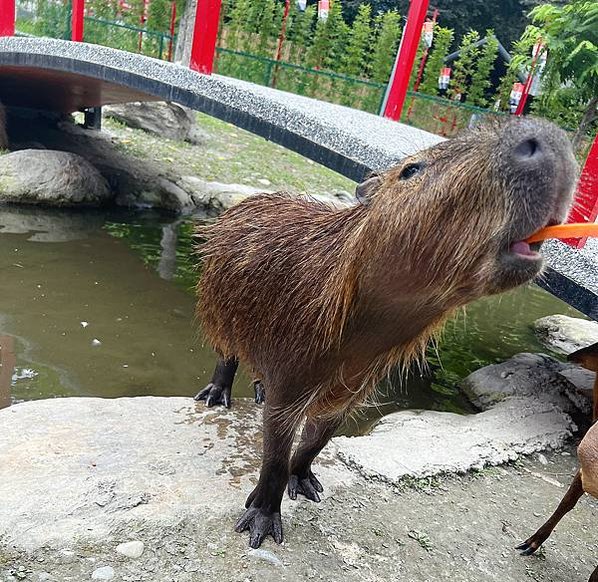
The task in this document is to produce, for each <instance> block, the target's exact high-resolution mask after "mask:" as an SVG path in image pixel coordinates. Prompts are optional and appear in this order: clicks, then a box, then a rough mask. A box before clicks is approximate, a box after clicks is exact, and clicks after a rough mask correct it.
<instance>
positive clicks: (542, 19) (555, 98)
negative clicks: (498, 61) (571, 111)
mask: <svg viewBox="0 0 598 582" xmlns="http://www.w3.org/2000/svg"><path fill="white" fill-rule="evenodd" d="M530 16H531V18H532V21H533V22H534V24H536V25H537V26H538V29H535V28H531V27H530V28H529V29H528V31H527V33H526V34H527V36H530V35H537V34H539V35H540V36H541V38H542V40H543V41H544V42H545V43H546V46H547V47H548V60H547V63H546V68H545V71H544V74H543V79H542V95H541V97H540V99H539V103H538V107H537V111H538V113H540V114H544V115H550V113H551V109H554V108H555V107H558V104H559V102H561V103H562V101H563V99H564V98H565V96H566V99H567V100H568V101H569V103H571V101H573V102H575V101H576V102H577V104H578V107H579V109H582V110H583V113H582V114H581V117H580V119H579V127H578V130H577V132H576V133H575V136H574V138H573V143H574V145H578V144H579V142H580V140H581V138H582V136H583V135H585V134H586V132H588V130H589V129H590V126H591V125H592V124H593V123H594V122H596V121H597V120H598V3H597V2H595V1H588V0H571V2H569V3H568V4H566V5H564V6H553V5H551V4H544V5H542V6H538V7H536V8H534V10H532V12H531V13H530ZM563 93H565V95H563Z"/></svg>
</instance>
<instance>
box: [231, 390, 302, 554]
mask: <svg viewBox="0 0 598 582" xmlns="http://www.w3.org/2000/svg"><path fill="white" fill-rule="evenodd" d="M268 391H269V392H268V393H269V396H268V400H267V401H266V409H265V411H264V450H263V454H262V470H261V472H260V478H259V481H258V484H257V486H256V487H255V489H254V490H253V491H252V493H251V494H250V495H249V497H248V498H247V501H246V502H245V507H246V508H247V510H246V511H245V513H244V514H243V515H242V516H241V518H240V519H239V520H238V521H237V524H236V525H235V530H236V531H237V532H239V533H240V532H243V531H245V530H249V545H250V547H252V548H258V547H259V546H260V545H261V543H262V541H263V540H264V539H265V538H266V537H267V536H268V535H271V536H272V537H273V538H274V541H275V542H276V543H277V544H280V543H282V539H283V536H282V521H281V518H280V504H281V502H282V496H283V495H284V490H285V487H286V484H287V481H288V478H289V457H290V454H291V447H292V445H293V438H294V436H295V431H296V428H297V424H298V421H299V419H298V418H293V417H292V416H289V415H285V416H281V415H280V409H278V410H277V409H274V408H273V407H272V405H271V402H270V401H271V400H272V398H271V397H270V396H271V395H272V390H271V389H270V388H268Z"/></svg>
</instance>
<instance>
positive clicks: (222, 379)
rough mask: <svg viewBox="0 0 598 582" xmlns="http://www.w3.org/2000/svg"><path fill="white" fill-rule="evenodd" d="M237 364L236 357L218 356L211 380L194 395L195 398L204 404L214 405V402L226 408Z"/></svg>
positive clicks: (228, 406) (228, 405) (228, 404)
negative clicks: (203, 401)
mask: <svg viewBox="0 0 598 582" xmlns="http://www.w3.org/2000/svg"><path fill="white" fill-rule="evenodd" d="M238 366H239V360H237V358H229V359H227V360H225V359H224V358H219V359H218V363H217V364H216V369H215V370H214V374H213V375H212V381H211V382H210V383H209V384H208V385H207V386H206V387H205V388H204V389H203V390H202V391H201V392H199V393H198V394H196V396H195V400H197V401H198V402H199V401H200V400H205V401H206V406H214V404H224V406H226V408H230V399H231V391H232V388H233V382H234V380H235V374H236V372H237V368H238Z"/></svg>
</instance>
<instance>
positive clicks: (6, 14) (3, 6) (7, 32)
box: [0, 0, 16, 36]
mask: <svg viewBox="0 0 598 582" xmlns="http://www.w3.org/2000/svg"><path fill="white" fill-rule="evenodd" d="M15 3H16V0H0V36H14V34H15V14H16V13H15Z"/></svg>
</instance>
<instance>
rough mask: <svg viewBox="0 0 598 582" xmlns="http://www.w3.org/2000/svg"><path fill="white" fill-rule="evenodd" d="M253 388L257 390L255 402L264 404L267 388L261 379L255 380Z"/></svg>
mask: <svg viewBox="0 0 598 582" xmlns="http://www.w3.org/2000/svg"><path fill="white" fill-rule="evenodd" d="M253 390H254V391H255V403H256V404H263V403H264V402H265V400H266V389H265V388H264V385H263V384H262V381H261V380H254V382H253Z"/></svg>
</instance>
